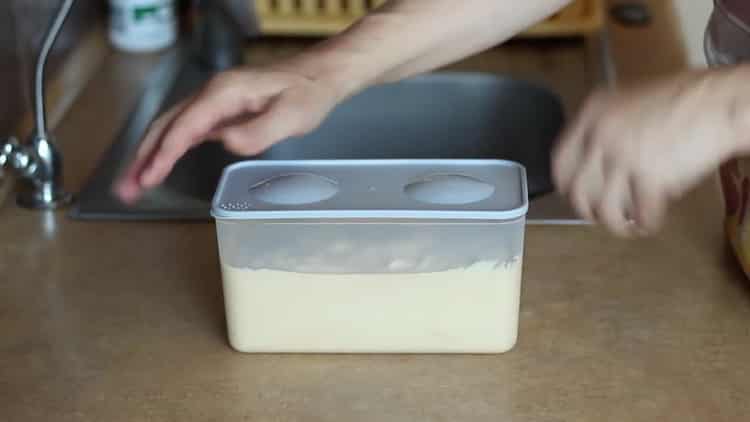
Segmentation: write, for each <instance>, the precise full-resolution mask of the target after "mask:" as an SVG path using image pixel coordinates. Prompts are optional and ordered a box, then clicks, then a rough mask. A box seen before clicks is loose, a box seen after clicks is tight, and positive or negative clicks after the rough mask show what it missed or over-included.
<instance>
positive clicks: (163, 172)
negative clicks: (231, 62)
mask: <svg viewBox="0 0 750 422" xmlns="http://www.w3.org/2000/svg"><path fill="white" fill-rule="evenodd" d="M230 82H231V83H230ZM249 91H252V87H248V86H245V85H242V83H241V81H239V80H237V79H233V80H230V81H229V82H221V83H216V82H212V83H209V85H208V86H207V88H206V89H204V90H203V92H201V93H200V94H199V95H198V96H197V97H196V98H195V100H194V101H192V102H191V103H190V104H188V105H187V106H186V107H185V108H184V109H183V110H182V111H181V112H180V113H179V114H178V115H177V116H176V117H175V118H174V119H173V121H172V124H171V125H169V127H168V129H167V130H166V131H165V133H164V134H163V137H162V142H161V143H160V144H159V146H158V149H157V150H156V151H155V152H154V155H153V159H152V160H151V161H150V162H149V164H148V165H147V166H146V168H145V169H144V170H143V172H142V174H141V176H140V183H141V184H142V185H143V186H144V187H147V188H149V187H153V186H155V185H158V184H159V183H161V182H162V180H164V178H165V177H166V176H167V175H168V174H169V172H170V171H171V170H172V168H173V167H174V165H175V163H176V162H177V160H178V159H179V158H180V157H182V155H184V154H185V152H187V151H188V150H189V149H190V148H192V147H193V146H195V145H197V144H199V143H200V142H202V141H204V140H205V138H206V137H207V136H208V135H209V134H210V133H211V132H212V131H214V130H215V128H216V127H217V126H219V125H221V124H222V122H224V121H226V120H227V119H230V118H232V117H235V116H236V115H238V114H242V113H246V112H248V111H252V110H251V109H252V108H253V107H255V106H256V104H254V103H253V101H252V98H249V97H248V94H247V93H248V92H249Z"/></svg>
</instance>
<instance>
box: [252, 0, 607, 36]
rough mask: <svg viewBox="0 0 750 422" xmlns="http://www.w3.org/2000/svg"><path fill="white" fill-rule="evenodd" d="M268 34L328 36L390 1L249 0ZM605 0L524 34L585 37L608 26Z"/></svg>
mask: <svg viewBox="0 0 750 422" xmlns="http://www.w3.org/2000/svg"><path fill="white" fill-rule="evenodd" d="M249 1H250V7H251V8H253V9H254V10H255V15H256V16H257V18H258V23H259V26H260V30H261V32H262V33H263V34H266V35H289V36H294V35H302V36H325V35H331V34H335V33H337V32H340V31H341V30H343V29H345V28H346V27H347V26H349V25H351V24H352V23H353V22H354V21H356V20H357V19H359V18H360V17H362V16H363V15H364V14H366V13H367V12H368V11H370V10H372V9H374V8H376V7H378V6H380V5H381V4H382V3H385V1H386V0H249ZM602 9H603V5H602V1H601V0H576V1H574V2H573V3H571V4H570V5H568V6H567V7H566V8H565V9H563V10H562V11H560V12H559V13H557V14H555V15H553V16H551V17H549V18H548V19H547V20H545V21H543V22H540V23H538V24H537V25H535V26H533V27H531V28H529V29H528V30H526V31H525V32H524V33H522V34H520V36H521V37H526V38H544V37H569V36H585V35H587V34H590V33H593V32H596V31H598V30H600V29H601V28H602V27H603V25H604V13H603V10H602Z"/></svg>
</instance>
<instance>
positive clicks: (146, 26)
mask: <svg viewBox="0 0 750 422" xmlns="http://www.w3.org/2000/svg"><path fill="white" fill-rule="evenodd" d="M109 4H110V24H109V38H110V42H111V43H112V45H114V46H115V47H116V48H118V49H120V50H123V51H128V52H133V53H146V52H152V51H158V50H161V49H164V48H166V47H169V46H171V45H172V44H173V43H174V42H175V41H176V40H177V19H176V17H175V7H174V0H109Z"/></svg>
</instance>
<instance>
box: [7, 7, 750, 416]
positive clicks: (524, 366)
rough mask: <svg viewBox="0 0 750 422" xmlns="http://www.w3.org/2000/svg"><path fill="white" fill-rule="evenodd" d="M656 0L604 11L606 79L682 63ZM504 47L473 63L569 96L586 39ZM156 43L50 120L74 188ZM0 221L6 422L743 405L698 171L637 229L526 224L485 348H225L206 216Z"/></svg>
mask: <svg viewBox="0 0 750 422" xmlns="http://www.w3.org/2000/svg"><path fill="white" fill-rule="evenodd" d="M652 4H653V7H654V8H655V14H656V19H657V23H658V24H659V26H658V27H657V29H654V28H652V29H646V30H643V29H642V30H636V29H630V30H625V29H623V28H613V41H614V43H615V45H614V46H613V51H616V52H617V60H616V62H617V65H618V66H617V68H618V70H620V75H619V78H620V80H624V81H631V80H635V79H640V78H642V77H644V75H651V74H659V73H665V72H668V71H673V70H675V69H677V68H679V67H680V66H681V65H682V64H681V61H680V59H679V51H678V52H677V53H674V52H673V53H670V54H661V53H659V52H658V50H659V49H660V48H661V49H663V48H667V49H669V48H672V49H673V50H672V51H676V50H679V48H677V47H675V44H674V41H675V38H673V37H672V36H671V35H670V34H671V33H672V32H671V31H672V30H673V29H674V28H673V26H671V24H670V21H669V16H670V15H669V14H668V13H665V10H666V8H665V6H664V5H665V4H668V2H661V1H658V0H656V1H654V2H652ZM649 33H650V35H649ZM643 39H648V40H649V44H648V45H649V47H650V48H649V49H648V50H644V49H640V46H639V47H638V49H640V50H639V54H640V55H639V56H638V57H639V60H640V62H641V63H645V64H643V66H632V65H631V64H630V63H631V61H630V59H628V57H635V53H634V52H633V51H632V49H633V48H632V47H631V48H630V49H628V48H627V45H625V44H627V42H624V41H623V40H630V41H632V40H643ZM623 43H624V44H623ZM643 45H646V44H641V46H643ZM258 48H261V47H258ZM674 49H676V50H674ZM500 50H501V51H503V52H501V53H488V54H485V55H482V56H480V57H478V58H475V59H473V60H474V63H480V64H481V63H484V64H485V65H487V66H490V65H491V64H492V63H499V62H503V63H506V65H507V67H511V68H513V67H516V68H517V69H518V72H519V73H521V72H522V69H526V70H523V73H526V72H531V74H532V75H533V74H534V73H533V71H531V70H529V69H534V68H536V69H540V70H544V69H545V67H546V69H547V71H546V72H544V71H540V72H539V73H538V74H537V76H539V77H541V76H544V75H546V76H545V77H549V78H551V79H550V80H551V81H552V82H555V83H556V86H560V87H562V88H564V89H570V90H571V92H572V93H571V95H570V96H569V97H567V99H568V101H570V102H572V103H574V102H576V101H578V100H576V98H579V97H580V96H581V94H582V92H581V88H580V85H579V88H578V89H571V88H570V87H572V86H575V85H576V84H580V81H581V80H585V78H586V76H585V75H583V76H581V75H580V74H579V73H580V72H578V71H577V70H576V69H578V68H577V67H576V64H575V63H580V62H569V59H570V58H571V57H574V56H577V55H579V56H580V55H581V54H582V53H581V52H582V51H583V50H584V49H583V47H582V46H578V47H576V46H573V47H571V46H570V45H569V44H566V45H563V46H558V47H554V48H547V47H544V48H543V49H542V50H541V51H540V50H538V49H536V50H535V49H529V48H528V46H525V47H524V46H523V45H521V46H518V47H515V46H514V47H510V49H500ZM651 50H653V51H651ZM507 51H510V53H507ZM493 54H498V56H493ZM506 54H510V55H511V56H513V54H517V55H518V57H522V56H526V57H527V59H526V60H527V64H526V65H525V67H524V66H522V65H520V64H518V62H517V61H509V62H507V61H503V60H504V59H503V60H501V59H499V58H493V57H508V56H505V55H506ZM644 54H645V56H644ZM155 60H156V57H129V56H122V55H117V54H112V55H110V56H108V57H107V58H106V60H105V62H104V64H103V66H104V67H103V69H102V71H101V72H99V73H98V74H97V75H96V76H95V77H94V79H93V80H92V82H91V83H90V84H89V86H88V87H87V88H86V89H84V91H83V93H82V94H81V96H80V97H79V98H78V99H77V100H76V103H75V104H74V106H73V107H72V108H71V110H70V112H69V113H68V114H67V116H66V117H65V118H64V119H63V121H62V123H61V124H60V125H59V126H58V128H57V130H56V133H57V135H58V138H59V139H61V140H63V145H62V147H63V150H64V152H65V154H66V155H65V158H66V164H67V168H66V176H67V181H68V183H69V185H70V186H71V187H72V188H77V187H80V186H81V184H82V183H83V181H84V180H85V178H86V177H87V176H88V174H89V173H90V171H91V170H92V168H93V166H94V165H95V162H96V158H97V157H98V156H99V155H100V154H101V152H102V151H103V150H104V148H106V145H107V143H108V142H110V140H111V139H112V138H113V136H114V134H115V133H116V131H117V130H118V129H119V127H120V126H121V124H122V122H123V119H124V118H125V117H126V115H127V113H128V111H129V110H130V108H131V107H132V106H133V104H134V101H135V100H136V98H137V96H138V89H136V87H138V86H140V85H141V84H142V82H143V80H144V78H145V77H146V75H147V74H148V73H147V72H148V70H149V69H151V67H152V66H153V63H154V61H155ZM488 63H489V64H488ZM492 66H494V65H492ZM566 66H567V67H566ZM565 69H568V70H565ZM511 70H512V69H511ZM584 73H585V72H584ZM555 75H557V76H555ZM576 75H578V76H576ZM532 77H534V76H532ZM566 87H567V88H566ZM576 92H577V94H576ZM0 219H1V220H2V224H0V239H2V241H0V274H2V276H0V333H1V334H2V335H0V420H3V421H5V420H7V421H46V420H56V421H87V420H96V421H111V422H115V421H142V420H143V421H145V420H170V421H171V420H174V421H189V420H201V421H211V420H215V421H226V420H303V421H323V420H350V421H370V420H372V421H375V420H389V421H414V420H458V421H460V420H472V421H477V420H487V421H498V420H513V421H597V422H598V421H605V420H606V421H632V420H653V421H662V420H680V421H693V420H694V421H699V420H701V421H702V420H711V421H737V420H742V419H743V418H745V417H746V415H747V414H750V400H748V399H747V397H748V396H750V358H749V357H750V289H749V287H748V286H749V285H748V284H747V283H746V281H745V278H744V277H743V275H742V274H741V273H740V272H739V271H738V270H737V267H736V266H735V265H734V264H733V262H732V260H731V259H730V258H729V256H728V255H727V252H726V248H725V246H724V245H725V243H724V239H723V236H722V233H721V209H720V206H719V201H718V197H717V193H716V190H715V189H714V188H713V186H712V185H711V184H706V185H705V186H704V187H702V188H701V189H699V190H698V191H696V192H695V194H694V195H692V196H691V197H689V198H688V199H687V200H685V201H684V202H682V203H680V204H679V205H678V206H676V207H675V209H674V210H673V213H672V214H671V222H670V224H669V227H668V228H667V229H666V230H665V231H664V233H663V234H662V235H661V236H660V237H658V238H656V239H652V240H649V241H638V242H626V241H618V240H614V239H612V238H610V237H609V236H607V235H605V234H602V233H599V232H598V231H596V230H595V229H592V228H584V227H531V228H529V229H528V234H527V241H526V242H527V243H526V244H527V255H526V259H525V268H524V270H525V275H524V288H523V299H522V314H521V327H520V340H519V343H518V345H517V347H516V348H515V349H514V350H513V351H511V352H510V353H507V354H504V355H498V356H334V355H328V356H303V355H244V354H240V353H236V352H234V351H232V350H231V349H230V348H229V346H228V344H227V341H226V335H225V328H224V315H223V305H222V296H221V295H222V293H221V284H220V275H219V267H218V258H217V251H216V241H215V235H214V228H213V226H212V225H210V224H167V223H153V224H147V223H112V222H76V221H71V220H68V219H66V218H65V217H64V216H63V215H61V214H51V213H36V212H29V211H26V210H20V209H18V208H16V207H15V206H14V205H13V204H12V203H11V201H5V204H4V205H3V206H2V208H0Z"/></svg>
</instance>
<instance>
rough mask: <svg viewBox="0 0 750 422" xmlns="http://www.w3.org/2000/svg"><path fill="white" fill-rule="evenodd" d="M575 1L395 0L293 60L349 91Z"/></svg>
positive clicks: (451, 57)
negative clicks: (458, 0) (459, 0)
mask: <svg viewBox="0 0 750 422" xmlns="http://www.w3.org/2000/svg"><path fill="white" fill-rule="evenodd" d="M569 1H570V0H527V1H525V2H523V3H521V4H519V3H518V2H516V1H514V0H465V1H461V2H457V1H455V0H391V1H390V2H388V3H386V5H384V6H383V7H381V8H380V9H378V10H376V11H374V12H372V13H371V14H369V15H368V16H366V17H365V18H363V19H362V20H361V21H360V22H358V23H357V24H355V25H353V26H352V27H351V28H349V29H348V30H346V31H344V32H343V33H341V34H339V35H337V36H334V37H332V38H330V39H329V40H327V41H325V42H323V43H320V44H319V45H317V46H315V47H313V48H312V49H311V50H309V51H308V52H306V53H304V54H302V55H301V56H299V57H297V58H296V59H294V60H292V62H291V63H290V64H292V66H293V67H295V68H297V69H298V70H299V71H301V72H304V73H307V74H309V76H311V77H315V78H327V79H329V80H330V82H331V84H332V85H334V86H336V87H337V89H339V90H340V91H341V96H346V95H349V94H351V93H353V92H356V91H358V90H360V89H362V88H365V87H367V86H369V85H371V84H375V83H379V82H388V81H395V80H398V79H401V78H404V77H408V76H411V75H414V74H417V73H421V72H425V71H428V70H432V69H434V68H436V67H440V66H442V65H445V64H448V63H451V62H453V61H456V60H459V59H461V58H463V57H466V56H468V55H471V54H473V53H476V52H479V51H482V50H485V49H487V48H489V47H491V46H493V45H495V44H498V43H500V42H503V41H505V40H507V39H508V38H510V37H512V36H513V35H515V34H516V33H518V32H520V31H522V30H523V29H525V28H526V27H528V26H530V25H532V24H533V23H535V22H537V21H539V20H542V19H544V18H545V17H547V16H548V15H550V14H552V13H554V12H555V11H557V10H558V9H560V8H562V7H563V6H564V5H566V4H567V3H568V2H569Z"/></svg>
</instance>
